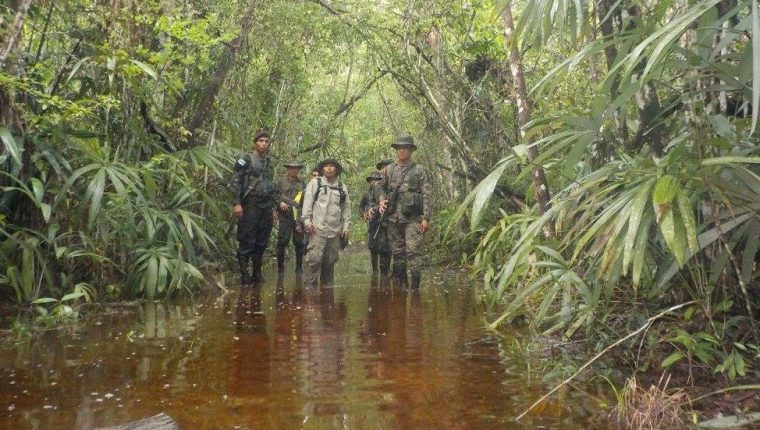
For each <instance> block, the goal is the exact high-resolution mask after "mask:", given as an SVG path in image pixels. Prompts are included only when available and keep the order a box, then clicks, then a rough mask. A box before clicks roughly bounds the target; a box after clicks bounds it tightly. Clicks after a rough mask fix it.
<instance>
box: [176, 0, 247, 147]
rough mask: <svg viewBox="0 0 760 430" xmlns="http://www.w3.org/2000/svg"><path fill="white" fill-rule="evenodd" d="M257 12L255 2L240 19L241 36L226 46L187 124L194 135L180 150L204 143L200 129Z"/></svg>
mask: <svg viewBox="0 0 760 430" xmlns="http://www.w3.org/2000/svg"><path fill="white" fill-rule="evenodd" d="M255 11H256V3H255V2H254V4H253V5H252V6H250V8H249V10H248V12H247V13H246V14H245V15H243V17H242V18H241V19H240V34H238V35H237V37H235V38H234V39H233V40H231V41H230V42H229V43H228V44H225V46H224V50H223V51H222V53H221V55H220V56H219V60H218V61H217V63H216V68H215V70H214V72H213V73H212V74H211V78H210V79H209V81H208V84H207V85H206V88H205V90H204V91H203V94H202V95H201V97H200V101H199V102H198V105H197V106H196V108H195V111H194V112H193V115H192V117H191V118H190V121H189V122H188V124H187V127H186V128H187V129H188V130H189V131H190V133H192V135H191V137H190V138H189V139H187V141H185V142H184V143H183V144H181V146H180V149H189V148H193V147H195V146H198V145H202V144H203V143H204V142H203V141H202V140H201V139H199V137H200V136H198V134H199V131H200V130H199V129H200V127H201V126H202V125H203V124H204V123H205V122H206V121H207V120H208V119H209V118H210V117H211V112H212V109H213V107H214V102H215V101H216V96H217V95H218V94H219V90H220V89H221V88H222V85H223V84H224V81H225V80H226V79H227V74H228V73H229V71H230V69H232V67H233V66H234V65H235V60H236V59H237V55H238V52H239V51H240V49H241V48H242V47H243V46H244V45H245V41H246V39H247V38H248V34H250V32H251V29H252V28H253V23H254V16H255Z"/></svg>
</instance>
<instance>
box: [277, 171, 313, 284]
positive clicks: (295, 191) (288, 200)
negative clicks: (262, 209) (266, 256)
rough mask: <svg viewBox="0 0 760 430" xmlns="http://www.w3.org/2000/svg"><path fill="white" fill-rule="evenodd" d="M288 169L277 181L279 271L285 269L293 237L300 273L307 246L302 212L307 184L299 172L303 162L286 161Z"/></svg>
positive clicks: (298, 272) (297, 268)
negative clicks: (286, 253) (300, 212)
mask: <svg viewBox="0 0 760 430" xmlns="http://www.w3.org/2000/svg"><path fill="white" fill-rule="evenodd" d="M285 167H287V169H288V171H287V174H286V175H285V177H284V178H282V179H281V180H280V182H278V183H277V192H278V194H279V196H280V202H279V205H278V209H279V210H278V211H277V215H278V219H279V227H278V229H277V273H283V272H284V271H285V248H287V246H288V243H289V242H290V239H291V237H292V238H293V244H294V245H295V247H296V274H297V275H300V274H301V271H302V265H303V253H304V249H305V247H306V244H305V242H304V232H303V225H302V224H301V220H300V214H299V213H298V212H299V211H300V210H301V203H302V202H303V189H304V188H305V187H306V185H305V184H304V183H303V181H302V180H301V178H299V177H298V172H300V171H301V168H302V167H303V164H301V163H299V162H298V161H296V160H292V161H290V162H288V163H285Z"/></svg>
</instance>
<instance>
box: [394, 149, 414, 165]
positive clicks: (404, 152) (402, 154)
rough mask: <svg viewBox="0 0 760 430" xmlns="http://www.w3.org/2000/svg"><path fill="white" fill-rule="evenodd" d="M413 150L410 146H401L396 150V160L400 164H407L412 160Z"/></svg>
mask: <svg viewBox="0 0 760 430" xmlns="http://www.w3.org/2000/svg"><path fill="white" fill-rule="evenodd" d="M412 151H413V149H412V148H411V147H410V146H399V147H398V148H396V158H397V159H398V161H399V162H401V163H405V162H407V161H409V159H410V158H412Z"/></svg>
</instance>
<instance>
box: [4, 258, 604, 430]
mask: <svg viewBox="0 0 760 430" xmlns="http://www.w3.org/2000/svg"><path fill="white" fill-rule="evenodd" d="M368 266H369V262H368V256H367V254H366V253H365V252H363V250H359V249H356V250H353V251H351V252H348V253H346V254H344V255H343V256H342V257H341V260H340V261H339V262H338V265H337V267H336V282H335V285H334V286H333V287H329V288H307V287H306V286H304V285H302V284H301V283H300V282H299V281H298V280H297V279H296V278H295V277H294V275H293V274H292V268H290V269H289V270H288V272H287V273H286V274H285V275H284V277H281V278H279V279H278V278H277V277H276V274H274V272H273V270H272V268H271V267H269V268H268V271H267V272H266V273H265V275H266V276H267V279H266V282H265V283H264V284H263V285H261V286H260V287H257V288H246V289H240V288H237V287H235V288H233V289H232V290H231V291H230V292H229V293H226V294H218V295H212V296H206V297H202V298H195V300H191V299H185V300H182V301H174V302H148V303H143V304H140V305H137V306H134V307H127V308H112V307H109V308H108V309H107V311H104V312H103V313H101V312H98V315H96V316H93V315H91V316H90V318H88V320H87V321H86V322H83V323H81V324H80V325H79V326H77V327H76V328H74V329H70V330H66V331H57V332H50V333H46V334H43V335H41V336H37V337H34V338H32V339H31V340H26V341H22V342H21V343H19V344H15V345H10V346H9V345H4V346H3V348H2V350H1V351H0V380H1V381H2V382H1V383H0V407H2V409H1V410H0V417H1V418H0V429H14V430H17V429H77V430H81V429H91V428H98V427H108V426H115V425H118V424H124V423H126V422H130V421H134V420H137V419H140V418H145V417H149V416H152V415H155V414H158V413H161V412H163V413H166V414H168V415H169V416H171V417H172V418H173V419H174V420H176V421H177V422H178V423H179V425H180V427H181V428H182V429H183V430H190V429H298V428H301V429H421V428H436V429H492V428H493V429H505V428H507V429H509V428H606V426H605V425H604V417H603V412H602V411H601V408H600V407H598V400H593V397H592V396H589V395H588V394H586V393H584V392H583V390H579V389H572V390H567V391H563V394H562V395H560V396H559V397H558V398H555V399H553V400H551V401H549V402H547V403H545V404H544V405H542V406H541V407H540V409H538V410H537V411H536V412H535V413H531V414H530V415H529V416H527V417H526V418H524V419H523V420H522V421H521V422H519V423H518V422H514V421H513V417H514V416H516V415H517V414H518V413H520V412H521V411H522V410H523V409H524V408H526V407H527V406H528V405H530V404H531V403H532V402H533V401H534V400H535V399H536V398H538V397H539V396H540V395H541V394H543V393H544V392H546V390H548V389H549V388H551V386H550V385H549V384H548V383H545V382H542V380H541V377H542V373H541V369H540V364H538V363H531V362H530V361H529V360H528V359H526V357H525V355H524V354H523V353H521V352H520V348H519V343H518V342H516V341H515V340H514V339H510V338H509V337H498V336H495V335H494V334H493V333H490V332H488V331H487V330H486V329H485V327H484V326H485V324H484V322H485V319H484V318H483V310H482V309H481V306H480V305H479V304H478V303H477V299H476V297H475V293H474V291H473V287H472V285H470V282H471V281H469V280H468V278H467V277H466V276H464V275H462V276H457V274H456V273H447V272H440V271H439V272H434V271H428V272H427V273H426V275H425V278H424V279H423V283H422V288H421V289H420V290H419V291H404V290H401V289H399V288H396V287H394V286H393V285H391V284H389V283H387V282H383V281H376V280H373V279H372V277H371V274H370V273H369V267H368ZM589 388H590V387H589Z"/></svg>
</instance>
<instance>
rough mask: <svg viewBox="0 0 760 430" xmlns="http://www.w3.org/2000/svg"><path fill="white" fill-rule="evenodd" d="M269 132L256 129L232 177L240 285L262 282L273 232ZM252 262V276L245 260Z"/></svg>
mask: <svg viewBox="0 0 760 430" xmlns="http://www.w3.org/2000/svg"><path fill="white" fill-rule="evenodd" d="M269 145H270V141H269V133H268V132H267V131H266V130H259V131H257V132H256V133H255V134H254V136H253V152H251V153H248V154H244V155H242V156H241V157H240V158H239V159H238V160H237V162H236V163H235V168H234V172H233V174H232V185H231V188H232V194H233V197H232V213H233V215H234V216H235V217H236V218H237V219H238V226H237V240H238V251H237V259H238V264H239V266H240V278H241V283H242V284H243V285H246V284H252V283H257V282H260V281H261V264H262V259H263V258H264V250H265V249H266V246H267V243H269V234H270V233H271V232H272V224H273V211H272V210H273V209H274V206H275V203H276V201H277V200H276V195H277V193H276V190H275V187H274V182H273V178H274V170H273V169H272V163H271V161H270V160H269V157H267V153H268V152H269ZM249 260H252V261H253V274H252V275H249V274H248V273H249V272H248V261H249Z"/></svg>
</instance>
